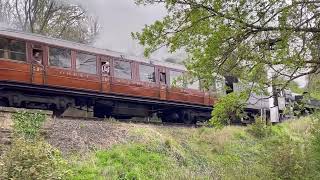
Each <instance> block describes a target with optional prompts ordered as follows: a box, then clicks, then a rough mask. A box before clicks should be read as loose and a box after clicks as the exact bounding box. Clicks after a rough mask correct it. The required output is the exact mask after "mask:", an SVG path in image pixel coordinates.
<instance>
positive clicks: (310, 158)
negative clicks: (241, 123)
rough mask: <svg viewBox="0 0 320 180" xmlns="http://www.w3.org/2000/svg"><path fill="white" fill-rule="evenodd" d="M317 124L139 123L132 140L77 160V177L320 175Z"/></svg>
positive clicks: (74, 167)
mask: <svg viewBox="0 0 320 180" xmlns="http://www.w3.org/2000/svg"><path fill="white" fill-rule="evenodd" d="M315 126H316V124H315V121H314V120H312V119H311V118H304V119H300V120H295V121H291V122H287V123H283V124H280V125H276V126H273V127H266V126H261V127H262V130H259V131H257V129H258V128H259V127H260V126H258V125H257V126H254V127H247V128H244V127H231V126H229V127H226V128H224V129H221V130H216V129H213V128H198V129H184V128H155V127H143V128H133V129H132V130H131V135H132V141H131V142H130V143H129V144H124V145H120V146H117V147H114V148H112V149H111V150H106V151H99V152H96V153H94V154H93V155H91V156H89V157H88V159H89V160H87V161H84V162H82V163H81V164H80V165H79V164H77V162H74V163H73V169H75V176H74V178H73V179H83V178H82V177H87V178H89V177H100V178H101V179H319V178H320V176H319V173H318V172H320V171H319V169H318V167H317V166H315V164H320V163H319V159H320V158H318V160H317V159H315V158H314V157H315V155H317V156H318V157H320V156H319V154H316V153H318V152H320V151H319V150H320V148H319V147H320V145H319V144H320V142H319V140H320V138H319V139H317V138H316V137H320V136H318V135H317V133H319V131H312V129H320V128H314V127H315ZM253 131H256V132H258V133H252V132H253ZM319 134H320V133H319ZM317 148H319V149H317ZM90 167H93V168H90ZM89 179H90V178H89ZM98 179H99V178H98Z"/></svg>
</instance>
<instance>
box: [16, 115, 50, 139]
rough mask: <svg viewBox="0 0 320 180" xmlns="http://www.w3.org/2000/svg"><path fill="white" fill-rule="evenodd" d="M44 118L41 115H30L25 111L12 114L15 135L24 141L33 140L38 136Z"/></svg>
mask: <svg viewBox="0 0 320 180" xmlns="http://www.w3.org/2000/svg"><path fill="white" fill-rule="evenodd" d="M45 119H46V117H45V115H44V114H41V113H30V112H27V111H22V112H17V113H14V114H13V122H14V127H13V129H14V132H15V135H17V136H21V137H24V138H26V139H33V138H35V137H36V136H38V135H39V131H40V128H41V126H42V124H43V122H44V121H45Z"/></svg>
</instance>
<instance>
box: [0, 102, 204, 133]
mask: <svg viewBox="0 0 320 180" xmlns="http://www.w3.org/2000/svg"><path fill="white" fill-rule="evenodd" d="M19 111H29V112H34V113H36V112H41V113H44V114H46V115H47V116H52V112H51V111H47V110H34V109H32V110H30V109H23V108H12V107H1V106H0V118H1V117H4V114H5V113H9V114H10V113H15V112H19ZM54 119H56V120H59V119H62V120H74V121H105V122H121V123H132V124H137V125H154V126H164V127H185V128H199V127H203V126H204V125H203V124H198V123H197V124H184V123H170V122H161V121H150V120H145V119H143V118H139V119H134V120H132V119H122V120H116V119H113V118H96V117H75V116H69V115H68V116H62V117H59V118H54Z"/></svg>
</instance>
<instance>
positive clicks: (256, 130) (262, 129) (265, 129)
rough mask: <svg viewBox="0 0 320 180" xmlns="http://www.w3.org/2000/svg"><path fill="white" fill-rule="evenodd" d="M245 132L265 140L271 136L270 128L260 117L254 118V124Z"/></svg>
mask: <svg viewBox="0 0 320 180" xmlns="http://www.w3.org/2000/svg"><path fill="white" fill-rule="evenodd" d="M247 132H248V133H249V134H251V135H252V136H254V137H256V138H265V137H268V136H269V135H271V126H270V125H269V126H268V125H267V123H266V121H265V120H264V119H262V118H261V117H256V118H255V122H254V123H253V124H251V125H250V126H249V127H248V129H247Z"/></svg>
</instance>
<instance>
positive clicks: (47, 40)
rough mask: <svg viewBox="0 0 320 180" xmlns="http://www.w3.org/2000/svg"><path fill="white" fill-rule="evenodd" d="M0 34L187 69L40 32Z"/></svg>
mask: <svg viewBox="0 0 320 180" xmlns="http://www.w3.org/2000/svg"><path fill="white" fill-rule="evenodd" d="M0 35H3V36H8V37H13V38H19V39H24V40H29V41H36V42H40V43H44V44H48V45H53V46H60V47H65V48H69V49H75V50H79V51H86V52H90V53H93V54H99V55H106V56H111V57H116V58H124V59H128V60H133V61H137V62H143V63H148V64H153V65H159V66H164V67H168V68H173V69H178V70H183V71H185V70H186V68H185V66H183V65H180V64H174V63H169V62H163V61H159V60H153V59H147V58H144V57H137V56H130V55H126V54H124V53H120V52H116V51H112V50H108V49H101V48H96V47H93V46H91V45H86V44H81V43H76V42H71V41H66V40H62V39H57V38H52V37H47V36H43V35H39V34H33V33H27V32H22V31H17V30H12V29H6V28H5V29H1V28H0Z"/></svg>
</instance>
